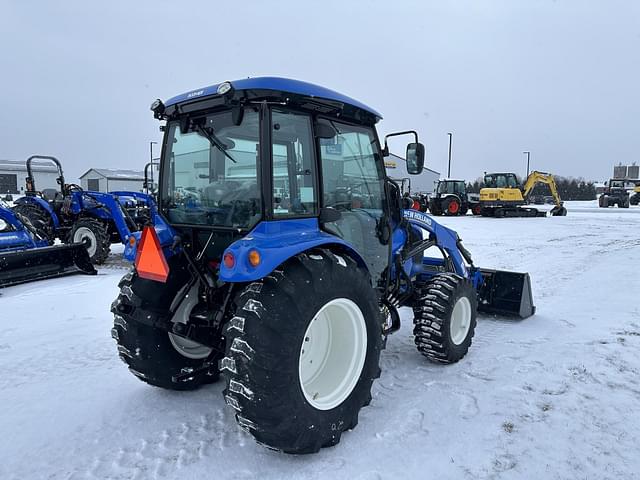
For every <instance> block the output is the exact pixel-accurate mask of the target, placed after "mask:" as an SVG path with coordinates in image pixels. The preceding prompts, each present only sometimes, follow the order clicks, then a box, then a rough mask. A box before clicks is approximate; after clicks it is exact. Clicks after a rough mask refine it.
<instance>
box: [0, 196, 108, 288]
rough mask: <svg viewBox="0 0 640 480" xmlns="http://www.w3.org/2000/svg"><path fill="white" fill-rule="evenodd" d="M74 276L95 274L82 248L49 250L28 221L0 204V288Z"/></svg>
mask: <svg viewBox="0 0 640 480" xmlns="http://www.w3.org/2000/svg"><path fill="white" fill-rule="evenodd" d="M73 273H86V274H89V275H95V274H96V270H95V269H94V268H93V266H92V265H91V262H90V261H89V255H88V254H87V250H86V248H85V246H84V245H83V244H81V243H75V244H70V245H55V246H49V242H48V241H47V240H46V239H44V238H42V237H40V236H39V234H38V231H37V229H36V228H34V226H33V225H32V224H31V222H30V221H29V219H27V218H25V217H22V216H21V215H20V214H19V213H16V212H13V211H12V210H10V209H9V208H8V206H7V205H4V204H2V202H1V201H0V288H1V287H8V286H10V285H17V284H19V283H25V282H29V281H32V280H41V279H45V278H53V277H59V276H63V275H69V274H73Z"/></svg>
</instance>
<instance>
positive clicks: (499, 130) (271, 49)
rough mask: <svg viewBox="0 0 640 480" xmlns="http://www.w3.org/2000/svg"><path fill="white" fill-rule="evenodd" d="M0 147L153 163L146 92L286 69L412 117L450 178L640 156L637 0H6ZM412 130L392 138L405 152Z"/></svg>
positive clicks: (567, 168) (608, 168) (401, 123)
mask: <svg viewBox="0 0 640 480" xmlns="http://www.w3.org/2000/svg"><path fill="white" fill-rule="evenodd" d="M0 53H1V55H0V61H1V64H0V87H1V88H0V158H9V159H24V158H26V157H27V156H28V155H30V154H34V153H40V154H51V155H55V156H58V157H59V158H60V159H61V160H62V161H63V164H64V166H65V170H66V174H67V176H68V177H69V178H70V179H73V178H77V176H79V175H80V174H82V173H83V172H84V171H86V170H87V169H89V168H91V167H102V168H133V169H140V170H141V169H142V167H143V166H144V164H145V162H146V161H147V160H148V157H149V141H151V140H153V141H160V139H161V137H160V133H159V131H158V122H157V121H156V120H154V119H153V117H152V115H151V112H150V111H149V105H150V103H151V101H152V100H154V99H155V98H158V97H159V98H162V99H167V98H169V97H171V96H173V95H175V94H179V93H182V92H185V91H189V90H193V89H195V88H197V87H201V86H206V85H210V84H214V83H218V82H220V81H224V80H233V79H238V78H243V77H247V76H260V75H277V76H286V77H293V78H297V79H301V80H306V81H310V82H313V83H318V84H321V85H324V86H327V87H329V88H332V89H334V90H338V91H340V92H342V93H345V94H347V95H350V96H352V97H355V98H357V99H359V100H361V101H363V102H365V103H367V104H369V105H371V106H372V107H373V108H375V109H377V110H378V111H380V112H382V114H383V115H384V120H383V121H382V122H381V123H380V124H379V129H380V133H381V135H382V134H384V133H388V132H391V131H393V130H399V129H409V128H412V129H416V130H418V133H419V134H420V137H421V140H422V141H423V143H425V144H426V147H427V166H428V167H430V168H433V169H435V170H437V171H439V172H441V173H442V174H443V176H444V175H446V172H447V149H448V137H447V132H449V131H451V132H453V162H452V172H451V173H452V177H458V178H466V179H469V180H471V179H474V178H476V177H478V176H480V175H481V174H482V173H483V172H484V171H489V170H502V171H504V170H507V171H515V172H517V173H520V174H524V173H525V170H526V160H525V156H524V155H523V154H522V152H523V151H524V150H530V151H531V163H532V168H535V169H540V170H546V171H551V172H553V173H557V174H560V175H571V176H583V177H586V178H588V179H594V180H602V179H605V178H607V177H609V176H610V175H611V174H612V166H613V164H614V163H617V162H620V161H622V162H629V163H630V162H632V161H639V162H640V123H639V115H640V2H638V1H636V0H602V1H588V0H556V1H552V0H540V1H537V0H495V1H481V0H476V1H450V2H447V1H444V0H439V1H404V0H393V1H347V0H340V1H333V0H332V1H328V0H322V1H321V2H304V1H301V0H292V1H276V0H271V1H263V2H259V1H248V0H235V1H227V2H225V1H217V2H214V1H206V2H204V1H203V2H180V1H171V2H168V1H158V0H156V1H153V2H152V1H131V0H128V1H122V0H109V1H104V2H94V1H86V0H82V1H78V0H76V1H67V2H64V1H60V2H52V1H46V2H45V1H42V2H37V1H29V2H26V1H22V0H15V1H11V0H0ZM403 142H404V140H396V142H394V143H393V144H392V150H395V151H396V152H398V153H402V151H403V149H404V144H403Z"/></svg>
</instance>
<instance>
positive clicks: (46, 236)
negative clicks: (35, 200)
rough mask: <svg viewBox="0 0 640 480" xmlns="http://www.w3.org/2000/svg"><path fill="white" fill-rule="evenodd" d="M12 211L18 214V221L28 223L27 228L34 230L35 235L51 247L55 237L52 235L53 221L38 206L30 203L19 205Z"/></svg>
mask: <svg viewBox="0 0 640 480" xmlns="http://www.w3.org/2000/svg"><path fill="white" fill-rule="evenodd" d="M13 211H14V212H15V213H16V214H18V219H19V220H21V221H22V222H23V223H24V222H25V219H26V221H27V222H29V224H30V225H29V227H30V228H33V230H35V233H36V234H37V235H38V236H39V237H40V238H42V239H43V240H47V241H48V242H49V244H50V245H53V241H54V240H55V235H54V233H53V221H52V219H51V215H49V213H48V212H47V211H46V210H45V209H44V208H42V207H41V206H39V205H35V204H30V203H19V204H18V205H16V206H14V207H13Z"/></svg>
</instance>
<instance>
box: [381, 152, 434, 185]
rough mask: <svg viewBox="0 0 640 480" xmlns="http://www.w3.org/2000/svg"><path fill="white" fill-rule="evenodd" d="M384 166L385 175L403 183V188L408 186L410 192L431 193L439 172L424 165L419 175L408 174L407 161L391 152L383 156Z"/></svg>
mask: <svg viewBox="0 0 640 480" xmlns="http://www.w3.org/2000/svg"><path fill="white" fill-rule="evenodd" d="M384 166H385V169H386V170H387V176H389V178H391V179H393V180H396V181H397V182H398V184H401V185H402V184H403V183H404V186H405V188H406V187H408V186H410V187H409V188H410V191H411V193H432V192H433V190H434V189H435V186H436V184H437V183H438V179H439V178H440V173H438V172H436V171H435V170H431V169H430V168H426V167H425V168H424V169H423V171H422V173H421V174H420V175H409V173H408V172H407V161H406V160H405V159H404V158H402V157H399V156H398V155H394V154H393V153H390V154H389V156H388V157H385V158H384ZM405 179H408V180H405ZM403 180H404V181H403Z"/></svg>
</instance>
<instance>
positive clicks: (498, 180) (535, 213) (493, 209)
mask: <svg viewBox="0 0 640 480" xmlns="http://www.w3.org/2000/svg"><path fill="white" fill-rule="evenodd" d="M539 183H542V184H546V185H548V186H549V190H551V195H552V196H553V200H554V207H553V208H552V209H551V211H550V212H549V214H550V215H551V216H553V217H557V216H560V217H563V216H565V215H566V214H567V208H566V207H565V206H564V202H563V201H562V200H561V199H560V195H559V194H558V188H557V186H556V181H555V179H554V178H553V175H551V174H550V173H545V172H537V171H533V172H531V173H530V174H529V176H528V177H527V179H526V180H525V182H524V185H523V186H522V189H521V188H520V185H519V183H518V179H517V177H516V174H515V173H488V174H485V176H484V185H485V186H484V188H482V189H481V190H480V214H481V215H482V216H484V217H496V218H502V217H546V216H547V214H546V212H543V211H540V210H538V209H537V208H532V207H523V205H526V204H527V202H528V201H529V196H530V195H531V192H532V190H533V187H535V186H536V185H537V184H539Z"/></svg>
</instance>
